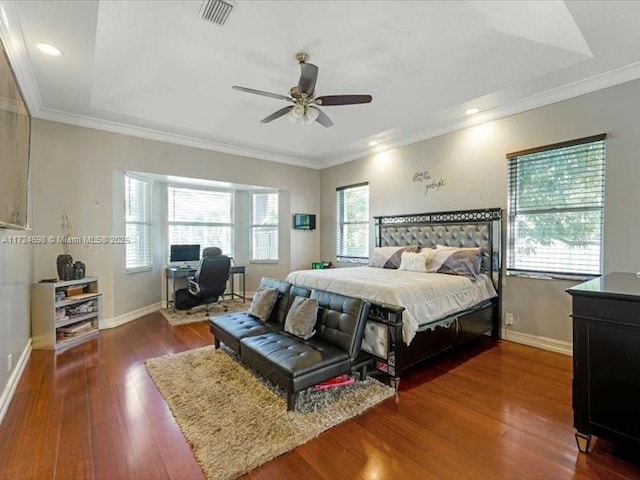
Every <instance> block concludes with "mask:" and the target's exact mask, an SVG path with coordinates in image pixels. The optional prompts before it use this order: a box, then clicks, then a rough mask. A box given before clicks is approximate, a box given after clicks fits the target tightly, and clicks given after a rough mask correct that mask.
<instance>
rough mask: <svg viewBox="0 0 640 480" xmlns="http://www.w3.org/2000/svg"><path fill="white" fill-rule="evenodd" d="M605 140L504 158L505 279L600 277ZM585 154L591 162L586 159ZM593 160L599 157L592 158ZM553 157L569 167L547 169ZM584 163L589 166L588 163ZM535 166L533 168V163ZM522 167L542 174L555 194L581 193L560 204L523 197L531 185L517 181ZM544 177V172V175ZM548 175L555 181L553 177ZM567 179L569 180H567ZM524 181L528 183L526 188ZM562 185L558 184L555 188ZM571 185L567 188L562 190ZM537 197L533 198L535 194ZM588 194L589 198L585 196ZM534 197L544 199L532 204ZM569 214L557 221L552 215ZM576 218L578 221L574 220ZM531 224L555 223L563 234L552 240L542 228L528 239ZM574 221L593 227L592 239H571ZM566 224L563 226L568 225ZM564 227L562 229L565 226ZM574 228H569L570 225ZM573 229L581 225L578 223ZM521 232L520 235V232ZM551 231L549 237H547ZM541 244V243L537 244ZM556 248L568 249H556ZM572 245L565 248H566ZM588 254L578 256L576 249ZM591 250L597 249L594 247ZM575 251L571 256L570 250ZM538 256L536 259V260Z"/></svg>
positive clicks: (560, 145) (532, 229)
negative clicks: (585, 184) (506, 182)
mask: <svg viewBox="0 0 640 480" xmlns="http://www.w3.org/2000/svg"><path fill="white" fill-rule="evenodd" d="M605 139H606V135H605V134H601V135H594V136H592V137H586V138H581V139H576V140H571V141H568V142H562V143H557V144H553V145H547V146H544V147H538V148H533V149H530V150H524V151H521V152H515V153H510V154H508V155H507V160H508V162H509V185H508V200H509V209H508V220H507V227H508V229H507V275H515V276H529V277H536V278H556V279H589V278H593V277H596V276H599V275H602V271H603V266H602V260H603V247H604V188H605V162H606V151H605V150H606V145H605ZM587 154H589V155H591V158H590V159H588V158H587ZM594 155H600V156H599V157H595V158H596V160H594ZM558 158H571V163H567V162H568V161H567V162H565V163H563V164H562V167H560V168H551V167H552V166H553V165H554V164H553V162H554V160H555V159H558ZM588 160H589V161H588ZM534 162H535V163H534ZM526 165H532V167H531V168H532V170H530V171H532V172H536V170H535V169H536V168H537V169H538V172H544V173H545V174H547V175H548V179H547V182H548V183H547V184H549V183H551V184H552V185H558V186H557V187H556V191H558V192H564V191H566V189H567V188H570V189H569V190H568V191H569V192H571V193H570V194H571V195H574V196H575V195H576V192H584V193H582V194H581V196H580V195H578V196H577V198H575V197H574V198H572V197H571V196H569V194H567V195H565V196H563V197H562V200H561V203H558V204H557V203H555V202H554V201H551V197H549V196H546V197H545V196H544V193H540V192H537V190H535V189H534V190H532V192H533V193H532V195H534V196H533V197H531V196H529V194H527V195H525V191H524V190H522V189H524V188H526V186H527V185H529V186H530V185H532V183H530V182H531V180H526V177H521V171H525V168H526ZM547 172H548V173H547ZM553 172H557V173H555V175H556V177H557V178H556V177H554V176H553V174H554V173H553ZM572 175H573V176H572ZM587 180H589V181H591V183H592V185H589V189H588V191H586V190H577V189H575V185H580V183H579V182H586V181H587ZM527 182H529V183H527ZM558 182H562V183H558ZM569 185H572V186H574V187H573V189H571V187H568V186H569ZM536 192H537V193H536ZM585 193H589V194H590V195H585ZM535 195H539V196H540V198H543V199H547V201H546V204H545V203H544V202H542V203H541V204H540V205H536V204H535V202H533V201H532V199H535V198H536V197H535ZM562 214H565V215H573V216H574V217H573V220H571V216H569V217H564V218H563V217H561V216H560V217H559V216H558V215H562ZM579 216H581V217H579ZM536 217H537V219H538V220H537V221H538V222H539V221H540V218H541V217H542V218H544V217H548V218H549V220H555V221H556V222H557V224H558V225H559V226H558V228H560V229H562V228H564V229H566V231H565V232H561V233H560V234H559V235H558V238H557V239H556V238H554V237H553V234H555V233H556V230H553V229H546V231H545V232H544V233H543V234H541V235H543V237H542V238H541V237H539V236H538V237H536V236H534V235H532V232H533V233H535V228H536V225H537V223H535V222H536V220H535V219H536ZM594 217H595V218H596V219H597V220H595V222H596V223H594V222H593V221H592V222H591V223H589V222H585V221H586V220H589V219H590V218H594ZM575 218H578V219H579V220H580V221H581V222H582V224H584V225H587V227H585V228H586V229H587V230H588V228H593V229H594V231H593V232H592V233H591V234H590V236H591V237H592V238H593V236H594V235H595V237H597V238H596V239H595V240H593V239H591V240H585V237H584V236H582V237H581V236H580V235H579V234H575V233H574V234H573V235H572V233H573V232H572V231H571V226H572V223H571V222H576V220H575ZM568 222H569V223H568ZM567 225H568V226H567ZM573 225H575V223H573ZM578 225H581V224H580V223H578ZM521 230H522V232H521ZM550 232H551V233H550ZM542 240H544V241H542ZM562 244H565V245H568V246H567V247H566V248H564V249H563V248H562ZM572 244H573V245H574V246H571V245H572ZM589 245H591V247H590V251H588V250H587V251H586V252H580V251H578V250H577V249H578V248H584V249H588V248H589ZM596 245H597V248H595V246H596ZM573 249H576V250H575V253H574V252H573V251H572V250H573ZM536 256H537V257H539V259H538V258H536Z"/></svg>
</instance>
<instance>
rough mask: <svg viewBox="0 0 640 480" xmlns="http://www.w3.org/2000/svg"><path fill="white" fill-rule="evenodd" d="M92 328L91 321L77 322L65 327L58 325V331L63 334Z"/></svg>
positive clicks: (73, 333)
mask: <svg viewBox="0 0 640 480" xmlns="http://www.w3.org/2000/svg"><path fill="white" fill-rule="evenodd" d="M92 328H94V327H93V324H92V323H91V322H78V323H74V324H72V325H68V326H66V327H60V328H58V332H59V333H62V334H65V335H77V334H79V333H82V332H85V331H88V330H91V329H92Z"/></svg>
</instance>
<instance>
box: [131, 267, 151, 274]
mask: <svg viewBox="0 0 640 480" xmlns="http://www.w3.org/2000/svg"><path fill="white" fill-rule="evenodd" d="M152 270H153V266H151V265H150V266H148V267H135V268H126V269H125V273H126V274H127V275H129V274H130V273H142V272H151V271H152Z"/></svg>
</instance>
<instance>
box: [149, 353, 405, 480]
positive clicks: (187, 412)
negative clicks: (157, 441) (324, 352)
mask: <svg viewBox="0 0 640 480" xmlns="http://www.w3.org/2000/svg"><path fill="white" fill-rule="evenodd" d="M146 364H147V369H148V370H149V373H150V374H151V377H152V378H153V380H154V381H155V383H156V385H157V386H158V389H159V390H160V392H161V393H162V396H163V397H164V399H165V400H166V402H167V403H168V404H169V407H170V408H171V412H172V413H173V416H174V417H175V419H176V421H177V422H178V425H179V426H180V429H181V430H182V432H183V433H184V436H185V437H186V439H187V441H188V442H189V443H190V444H191V446H192V448H193V451H194V453H195V456H196V458H197V460H198V462H199V463H200V465H201V466H202V470H203V472H204V474H205V476H206V477H207V478H208V479H209V480H213V479H231V478H236V477H238V476H239V475H242V474H244V473H247V472H248V471H250V470H252V469H254V468H256V467H258V466H260V465H262V464H263V463H265V462H268V461H269V460H271V459H273V458H275V457H277V456H278V455H281V454H283V453H286V452H288V451H289V450H292V449H293V448H295V447H297V446H298V445H302V444H303V443H306V442H307V441H309V440H311V439H313V438H315V437H317V436H318V435H319V434H320V433H322V432H323V431H325V430H327V429H329V428H331V427H333V426H335V425H337V424H339V423H342V422H344V421H345V420H347V419H349V418H351V417H354V416H356V415H359V414H361V413H362V412H364V411H365V410H367V409H368V408H370V407H372V406H373V405H375V404H377V403H379V402H381V401H382V400H384V399H386V398H389V397H391V396H393V395H394V393H395V392H394V390H393V388H391V387H388V386H386V385H384V384H382V383H380V382H378V381H377V380H375V379H373V378H368V379H367V380H366V381H364V382H356V383H354V384H352V385H349V386H345V387H336V388H330V389H326V390H315V389H314V388H309V389H307V390H305V391H303V392H300V395H298V399H297V401H296V411H294V412H288V411H287V402H286V394H285V392H284V391H282V390H280V389H279V387H276V386H275V385H274V384H272V383H271V382H269V381H267V380H265V379H262V378H260V377H259V376H258V375H257V374H255V373H253V372H252V371H251V370H249V369H248V368H247V367H245V366H244V365H242V364H240V363H238V362H237V361H236V360H234V358H232V357H231V355H230V354H229V353H227V352H226V351H225V350H224V349H221V350H218V351H216V350H215V349H214V348H213V346H209V347H203V348H198V349H196V350H191V351H188V352H184V353H179V354H177V355H168V356H164V357H159V358H153V359H150V360H147V362H146Z"/></svg>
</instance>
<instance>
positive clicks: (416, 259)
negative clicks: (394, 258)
mask: <svg viewBox="0 0 640 480" xmlns="http://www.w3.org/2000/svg"><path fill="white" fill-rule="evenodd" d="M427 250H432V249H427ZM433 251H434V252H435V250H433ZM431 255H432V254H430V253H429V252H428V251H420V253H413V252H402V256H401V257H400V267H398V270H407V271H409V272H424V273H426V272H427V262H428V261H429V258H430V257H431Z"/></svg>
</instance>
